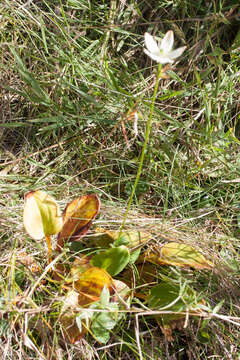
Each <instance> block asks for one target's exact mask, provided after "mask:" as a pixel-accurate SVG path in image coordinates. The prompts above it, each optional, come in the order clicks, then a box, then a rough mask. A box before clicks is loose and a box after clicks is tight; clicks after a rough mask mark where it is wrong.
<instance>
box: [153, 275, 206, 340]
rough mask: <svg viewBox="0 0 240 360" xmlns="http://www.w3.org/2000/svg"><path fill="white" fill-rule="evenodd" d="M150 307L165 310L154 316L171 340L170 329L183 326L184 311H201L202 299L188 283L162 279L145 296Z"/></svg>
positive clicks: (197, 312) (189, 312) (192, 312)
mask: <svg viewBox="0 0 240 360" xmlns="http://www.w3.org/2000/svg"><path fill="white" fill-rule="evenodd" d="M147 303H148V305H149V307H150V308H152V309H157V310H159V311H167V313H165V314H164V313H163V314H161V315H155V316H154V318H155V320H156V321H157V322H158V324H159V325H160V328H161V330H162V332H163V334H164V335H165V336H166V337H167V339H168V340H170V341H171V340H173V338H172V331H173V329H175V328H178V329H179V330H180V329H182V328H183V324H184V319H185V318H186V314H185V313H186V311H188V314H189V315H199V314H201V313H202V305H203V304H204V302H203V299H200V298H198V296H197V294H196V292H195V291H194V290H193V289H192V288H190V287H189V286H188V285H186V284H185V285H183V284H179V283H173V282H171V281H169V282H167V281H162V282H161V283H160V284H159V285H156V286H154V287H153V288H152V289H151V291H150V295H149V296H148V298H147Z"/></svg>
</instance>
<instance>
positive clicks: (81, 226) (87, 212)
mask: <svg viewBox="0 0 240 360" xmlns="http://www.w3.org/2000/svg"><path fill="white" fill-rule="evenodd" d="M99 209H100V200H99V199H98V197H97V195H94V194H91V195H84V196H81V197H79V198H77V199H75V200H73V201H71V202H70V203H69V204H68V205H67V206H66V208H65V210H64V213H63V228H62V231H61V232H60V233H59V234H58V244H57V245H58V246H57V248H58V250H60V249H61V248H62V247H63V246H64V243H65V242H67V241H76V240H78V239H79V238H81V237H82V236H83V235H84V234H85V233H86V232H87V231H88V229H89V227H90V226H91V224H92V221H93V220H94V218H95V216H96V215H97V214H98V212H99Z"/></svg>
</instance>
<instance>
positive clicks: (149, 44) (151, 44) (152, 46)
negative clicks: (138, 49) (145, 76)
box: [144, 33, 159, 53]
mask: <svg viewBox="0 0 240 360" xmlns="http://www.w3.org/2000/svg"><path fill="white" fill-rule="evenodd" d="M144 38H145V44H146V48H147V49H148V51H149V52H152V53H158V52H159V48H158V45H157V42H156V41H155V40H154V38H153V36H152V35H150V34H149V33H145V34H144Z"/></svg>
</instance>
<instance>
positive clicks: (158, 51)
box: [144, 30, 186, 64]
mask: <svg viewBox="0 0 240 360" xmlns="http://www.w3.org/2000/svg"><path fill="white" fill-rule="evenodd" d="M144 37H145V45H146V48H147V49H144V52H145V54H147V55H148V56H150V58H151V59H153V60H155V61H157V62H158V63H161V64H167V63H171V64H172V63H173V62H174V60H175V59H176V58H178V57H179V56H180V55H182V53H183V52H184V50H185V49H186V46H182V47H180V48H178V49H176V50H172V47H173V41H174V35H173V31H172V30H170V31H168V32H167V33H166V35H165V36H164V38H163V39H162V40H161V41H160V42H159V44H157V42H156V40H154V38H153V36H152V35H150V34H149V33H145V34H144Z"/></svg>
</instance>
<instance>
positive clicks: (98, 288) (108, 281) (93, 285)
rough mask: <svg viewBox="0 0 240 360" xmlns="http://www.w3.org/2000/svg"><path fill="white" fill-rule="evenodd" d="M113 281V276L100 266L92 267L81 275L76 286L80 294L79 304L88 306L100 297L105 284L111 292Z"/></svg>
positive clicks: (75, 283)
mask: <svg viewBox="0 0 240 360" xmlns="http://www.w3.org/2000/svg"><path fill="white" fill-rule="evenodd" d="M112 285H113V281H112V278H111V276H110V275H109V274H108V273H107V272H106V271H105V270H104V269H100V268H98V267H91V268H89V269H87V270H86V271H84V272H83V273H82V274H80V275H79V278H78V280H77V281H75V282H74V288H75V290H76V291H78V293H79V294H80V297H79V305H81V306H87V305H89V304H91V303H92V302H94V301H98V300H99V299H100V295H101V293H102V290H103V288H104V286H105V287H106V288H107V289H108V290H109V291H110V292H111V291H112Z"/></svg>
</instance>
